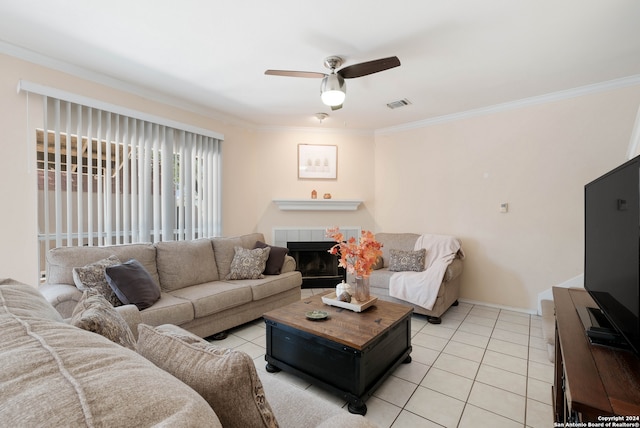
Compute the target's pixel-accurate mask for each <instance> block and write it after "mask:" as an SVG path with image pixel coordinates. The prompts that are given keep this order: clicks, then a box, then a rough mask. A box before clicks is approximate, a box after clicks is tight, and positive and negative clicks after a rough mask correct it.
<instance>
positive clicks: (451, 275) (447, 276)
mask: <svg viewBox="0 0 640 428" xmlns="http://www.w3.org/2000/svg"><path fill="white" fill-rule="evenodd" d="M461 273H462V260H460V259H458V258H455V259H453V261H452V262H451V263H450V264H449V266H447V270H446V272H445V273H444V279H443V282H449V281H453V280H454V279H456V278H457V277H459V276H460V274H461Z"/></svg>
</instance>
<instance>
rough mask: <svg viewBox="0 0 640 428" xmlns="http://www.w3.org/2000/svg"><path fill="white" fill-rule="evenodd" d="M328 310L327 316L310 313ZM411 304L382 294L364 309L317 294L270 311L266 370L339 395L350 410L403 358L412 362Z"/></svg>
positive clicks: (361, 410) (360, 408) (361, 409)
mask: <svg viewBox="0 0 640 428" xmlns="http://www.w3.org/2000/svg"><path fill="white" fill-rule="evenodd" d="M314 310H321V311H325V312H327V313H328V314H329V316H328V317H327V318H326V319H324V320H316V321H314V320H310V319H308V318H307V317H306V315H305V314H306V313H307V312H310V311H314ZM412 312H413V308H411V307H410V306H405V305H400V304H397V303H391V302H386V301H381V300H378V301H377V302H376V303H375V304H374V305H373V306H371V307H370V308H368V309H366V310H365V311H363V312H352V311H350V310H348V309H342V308H337V307H334V306H329V305H325V304H324V303H323V302H322V299H321V296H320V295H316V296H313V297H310V298H307V299H302V300H300V301H299V302H295V303H292V304H290V305H287V306H284V307H282V308H279V309H276V310H273V311H270V312H267V313H266V314H264V319H265V323H266V327H267V353H266V355H265V360H266V361H267V367H266V368H267V371H269V372H276V371H279V370H284V371H286V372H289V373H293V374H295V375H296V376H298V377H300V378H302V379H305V380H307V381H308V382H310V383H313V384H314V385H317V386H319V387H322V388H324V389H326V390H328V391H330V392H332V393H334V394H337V395H339V396H341V397H342V398H344V399H346V400H347V401H348V402H349V411H350V412H351V413H356V414H361V415H364V414H365V413H366V412H367V406H366V405H365V403H364V402H365V400H366V399H367V398H369V397H370V396H371V394H373V391H375V389H376V388H377V387H378V386H380V384H382V382H384V380H385V379H386V378H387V377H388V376H389V375H390V374H391V373H392V372H393V370H395V369H396V367H398V366H399V365H400V364H402V363H409V362H411V357H410V355H409V354H410V353H411V313H412Z"/></svg>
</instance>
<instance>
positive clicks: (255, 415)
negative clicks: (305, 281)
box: [138, 324, 278, 428]
mask: <svg viewBox="0 0 640 428" xmlns="http://www.w3.org/2000/svg"><path fill="white" fill-rule="evenodd" d="M138 334H139V338H138V352H140V354H141V355H142V356H144V357H145V358H147V359H148V360H150V361H152V362H153V363H154V364H156V365H157V366H158V367H160V368H162V369H163V370H165V371H167V372H169V373H171V374H172V375H174V376H175V377H177V378H178V379H180V380H181V381H183V382H184V383H186V384H187V385H189V386H190V387H191V388H193V389H194V390H196V391H197V392H198V393H199V394H200V395H201V396H202V397H204V398H205V400H207V402H208V403H209V405H210V406H211V407H212V408H213V410H214V411H215V412H216V414H217V415H218V417H219V418H220V422H222V425H223V426H224V427H225V428H230V427H238V428H244V427H261V426H262V427H277V426H278V424H277V422H276V419H275V416H274V415H273V411H272V410H271V407H270V406H269V403H268V402H267V399H266V397H265V394H264V389H263V387H262V382H261V381H260V378H259V377H258V373H257V372H256V368H255V365H254V363H253V360H252V359H251V357H250V356H249V355H247V354H246V353H244V352H241V351H237V350H233V349H227V348H221V347H218V346H215V345H212V344H210V343H208V342H207V341H206V340H204V339H200V338H199V337H197V336H194V335H193V334H191V333H189V332H187V331H185V330H182V329H178V328H176V327H175V326H160V327H156V328H154V327H151V326H147V325H145V324H142V325H140V326H139V328H138Z"/></svg>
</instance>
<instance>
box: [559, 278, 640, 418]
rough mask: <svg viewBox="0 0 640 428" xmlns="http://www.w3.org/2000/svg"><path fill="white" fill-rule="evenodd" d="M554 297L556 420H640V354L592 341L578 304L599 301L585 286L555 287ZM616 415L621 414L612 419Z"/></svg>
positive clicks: (586, 304) (588, 304)
mask: <svg viewBox="0 0 640 428" xmlns="http://www.w3.org/2000/svg"><path fill="white" fill-rule="evenodd" d="M553 300H554V303H555V308H556V347H555V352H556V357H555V374H554V385H553V387H552V394H553V407H554V409H553V410H554V417H555V422H556V423H559V424H563V426H566V424H567V423H569V422H597V423H602V422H604V425H603V426H607V425H606V423H607V422H616V423H631V424H636V423H640V358H638V356H636V355H635V354H633V353H632V352H630V351H624V350H618V349H612V348H607V347H604V346H599V345H592V344H591V343H590V342H589V339H588V338H587V335H586V334H585V329H584V326H583V324H582V322H581V321H580V317H579V316H578V312H577V310H576V307H580V306H587V307H597V305H596V304H595V303H594V301H593V300H592V299H591V296H589V293H587V292H586V291H585V290H583V289H578V288H559V287H554V288H553ZM615 415H617V416H620V419H617V420H616V419H606V417H607V416H609V417H611V416H615ZM609 426H611V425H609ZM631 426H633V425H631ZM636 426H637V425H636Z"/></svg>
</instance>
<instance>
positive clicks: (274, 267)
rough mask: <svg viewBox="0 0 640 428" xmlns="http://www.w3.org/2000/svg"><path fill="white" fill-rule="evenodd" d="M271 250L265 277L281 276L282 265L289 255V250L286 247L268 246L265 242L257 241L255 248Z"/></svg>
mask: <svg viewBox="0 0 640 428" xmlns="http://www.w3.org/2000/svg"><path fill="white" fill-rule="evenodd" d="M267 247H269V248H271V251H269V258H268V259H267V265H266V266H265V268H264V274H265V275H280V272H281V270H282V265H283V264H284V258H285V256H286V255H287V254H288V253H289V249H288V248H285V247H276V246H274V245H268V244H265V243H264V242H261V241H257V242H256V245H255V246H254V247H253V248H267Z"/></svg>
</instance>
